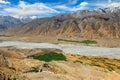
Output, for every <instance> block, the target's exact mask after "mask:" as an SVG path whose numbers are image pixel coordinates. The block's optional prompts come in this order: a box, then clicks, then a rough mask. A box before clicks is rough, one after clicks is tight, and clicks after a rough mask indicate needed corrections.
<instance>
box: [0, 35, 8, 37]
mask: <svg viewBox="0 0 120 80" xmlns="http://www.w3.org/2000/svg"><path fill="white" fill-rule="evenodd" d="M0 37H10V35H0Z"/></svg>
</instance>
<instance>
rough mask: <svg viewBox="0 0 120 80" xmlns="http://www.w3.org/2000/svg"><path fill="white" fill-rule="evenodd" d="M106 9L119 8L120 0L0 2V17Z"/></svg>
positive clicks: (37, 15) (19, 0)
mask: <svg viewBox="0 0 120 80" xmlns="http://www.w3.org/2000/svg"><path fill="white" fill-rule="evenodd" d="M107 7H120V0H0V15H6V16H7V15H10V16H13V17H16V18H19V17H27V16H29V17H31V18H36V17H49V16H54V15H58V14H66V13H73V12H77V11H81V10H93V9H98V8H107Z"/></svg>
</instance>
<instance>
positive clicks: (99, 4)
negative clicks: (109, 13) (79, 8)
mask: <svg viewBox="0 0 120 80" xmlns="http://www.w3.org/2000/svg"><path fill="white" fill-rule="evenodd" d="M93 5H96V7H100V8H112V7H120V2H111V3H98V4H93Z"/></svg>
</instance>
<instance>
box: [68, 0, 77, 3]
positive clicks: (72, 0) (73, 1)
mask: <svg viewBox="0 0 120 80" xmlns="http://www.w3.org/2000/svg"><path fill="white" fill-rule="evenodd" d="M77 2H78V0H69V4H76V3H77Z"/></svg>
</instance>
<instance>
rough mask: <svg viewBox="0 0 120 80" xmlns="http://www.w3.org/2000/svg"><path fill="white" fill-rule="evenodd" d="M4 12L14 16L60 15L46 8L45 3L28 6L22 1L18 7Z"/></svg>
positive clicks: (6, 9)
mask: <svg viewBox="0 0 120 80" xmlns="http://www.w3.org/2000/svg"><path fill="white" fill-rule="evenodd" d="M4 11H6V12H8V13H12V14H14V15H22V16H24V15H37V14H39V15H40V14H41V15H42V14H50V13H59V12H58V11H57V10H55V9H52V8H50V7H48V6H46V5H45V4H43V3H34V4H28V3H25V2H24V1H20V3H19V5H18V6H16V7H9V8H5V9H4Z"/></svg>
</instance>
